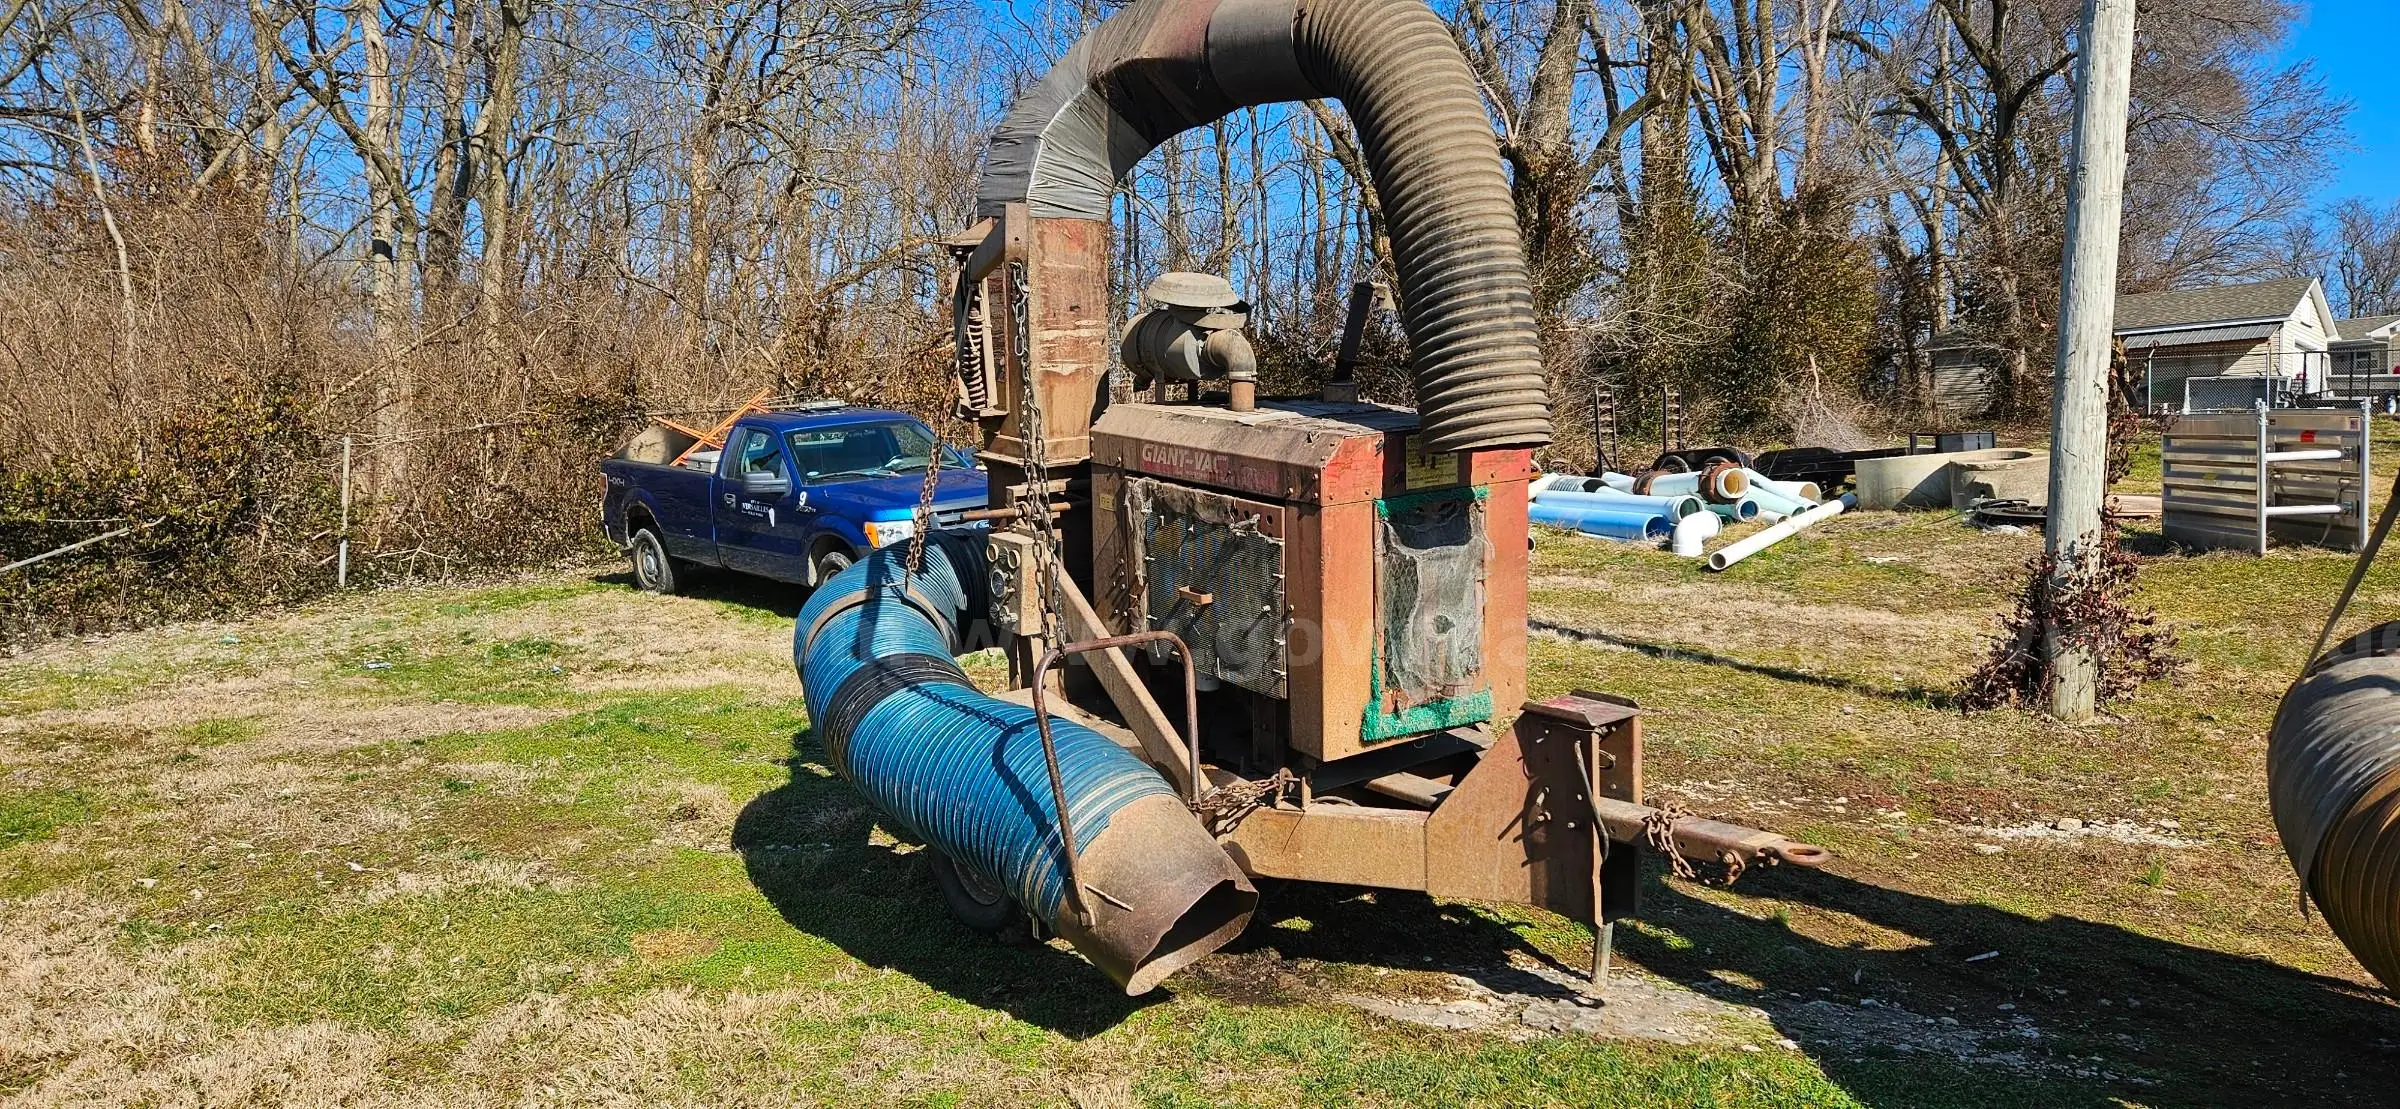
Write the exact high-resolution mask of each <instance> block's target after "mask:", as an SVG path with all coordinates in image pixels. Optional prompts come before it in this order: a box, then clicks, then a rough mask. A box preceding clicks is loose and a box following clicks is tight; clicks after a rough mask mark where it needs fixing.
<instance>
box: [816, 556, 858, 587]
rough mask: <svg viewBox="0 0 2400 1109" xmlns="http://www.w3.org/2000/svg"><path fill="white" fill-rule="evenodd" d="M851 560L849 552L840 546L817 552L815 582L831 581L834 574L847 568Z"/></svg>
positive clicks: (820, 583)
mask: <svg viewBox="0 0 2400 1109" xmlns="http://www.w3.org/2000/svg"><path fill="white" fill-rule="evenodd" d="M852 561H853V560H852V559H851V557H850V552H848V551H845V550H843V549H841V548H840V547H834V548H832V549H830V550H826V551H821V552H819V553H818V555H817V584H818V585H823V584H825V583H826V582H829V581H832V580H833V576H834V575H835V574H838V573H841V572H842V571H844V570H847V569H849V568H850V563H851V562H852Z"/></svg>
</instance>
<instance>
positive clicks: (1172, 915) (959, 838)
mask: <svg viewBox="0 0 2400 1109" xmlns="http://www.w3.org/2000/svg"><path fill="white" fill-rule="evenodd" d="M906 560H907V545H906V544H899V545H895V546H891V547H886V548H883V549H882V550H879V551H876V552H875V553H874V554H871V555H869V556H867V558H866V559H865V560H863V561H861V562H860V563H859V564H857V565H855V566H852V567H851V568H849V569H848V570H845V571H843V572H842V573H840V574H837V575H835V576H834V578H833V579H832V580H831V581H829V582H827V583H825V584H824V585H822V586H819V587H818V588H817V590H816V592H815V593H814V594H812V595H811V596H810V597H809V599H808V603H807V604H805V605H803V606H802V607H801V609H800V617H799V622H798V626H797V627H796V629H795V630H794V635H793V644H792V656H793V662H794V665H796V666H797V667H798V668H799V671H800V683H801V686H802V689H803V692H804V693H805V695H806V697H807V700H808V715H809V720H810V721H811V722H812V724H813V726H814V727H815V728H816V731H817V735H818V738H819V739H820V740H821V741H823V743H824V745H825V753H826V761H827V762H828V763H829V764H830V765H831V767H832V769H833V771H834V772H835V773H837V774H839V775H841V776H842V777H843V778H845V779H847V780H849V781H850V783H851V784H852V785H854V786H855V787H857V789H858V791H859V792H860V793H862V794H865V795H866V797H867V799H868V800H870V801H872V802H874V804H875V806H876V807H877V808H879V809H881V810H882V811H883V812H884V813H885V814H887V815H889V816H890V817H892V818H893V819H894V820H897V821H899V822H900V823H901V824H903V825H905V826H906V827H907V828H908V829H909V831H911V832H913V833H915V834H916V835H917V837H918V838H920V839H922V840H924V841H925V842H926V843H928V844H930V845H932V846H933V847H935V848H937V849H938V850H940V851H941V852H942V853H943V854H945V855H947V856H949V858H950V859H951V861H952V862H954V863H956V864H957V865H959V866H962V867H966V868H969V869H972V870H974V871H975V872H976V873H977V874H979V875H981V876H982V877H983V878H984V879H985V880H986V881H989V882H991V883H992V884H993V885H994V886H995V887H997V888H999V889H1003V890H1006V891H1008V893H1009V894H1010V895H1011V896H1012V897H1014V898H1015V899H1016V901H1017V903H1018V904H1019V905H1022V906H1024V907H1025V908H1026V909H1027V911H1029V912H1031V913H1033V914H1034V915H1035V916H1037V917H1039V918H1041V919H1042V920H1043V921H1044V922H1045V923H1047V924H1048V925H1049V926H1050V927H1051V928H1052V930H1054V931H1056V932H1057V933H1058V934H1059V935H1061V936H1064V937H1065V938H1066V939H1067V940H1068V942H1070V943H1072V944H1074V945H1075V947H1076V949H1077V950H1079V951H1081V952H1083V954H1084V955H1085V957H1087V958H1089V959H1091V961H1092V962H1093V964H1094V965H1096V966H1098V967H1099V968H1100V969H1101V970H1102V971H1104V972H1106V973H1107V974H1108V976H1109V977H1110V978H1112V979H1114V980H1115V981H1116V982H1117V983H1118V984H1119V985H1122V986H1124V987H1125V990H1126V992H1127V993H1129V994H1139V993H1145V992H1147V991H1149V990H1150V989H1151V988H1152V987H1154V986H1156V985H1157V984H1158V983H1159V981H1160V980H1162V979H1164V978H1165V977H1166V976H1167V975H1169V974H1172V973H1174V972H1175V971H1176V970H1177V969H1179V968H1181V967H1183V966H1185V965H1186V964H1189V963H1190V962H1192V961H1193V960H1195V959H1198V958H1199V957H1201V956H1202V955H1205V954H1207V953H1209V952H1210V951H1213V950H1215V949H1216V948H1217V947H1219V946H1221V945H1223V944H1224V943H1225V942H1226V941H1227V940H1230V939H1232V938H1233V937H1234V936H1236V935H1239V934H1240V933H1241V930H1242V928H1243V927H1244V926H1245V925H1246V924H1248V923H1249V919H1250V911H1251V909H1252V908H1253V907H1254V906H1255V905H1256V904H1257V901H1258V894H1257V891H1256V890H1254V889H1253V888H1252V887H1251V885H1250V883H1249V881H1248V879H1247V878H1245V877H1244V876H1243V874H1242V872H1241V870H1240V869H1239V868H1237V867H1236V866H1235V865H1234V864H1233V860H1232V859H1230V858H1228V857H1227V856H1226V854H1225V852H1224V850H1223V849H1222V848H1220V847H1218V846H1217V844H1216V841H1215V840H1214V839H1213V838H1211V837H1210V836H1209V834H1208V832H1207V830H1206V829H1204V828H1203V827H1202V826H1201V825H1200V822H1199V820H1198V819H1197V818H1195V817H1193V816H1192V814H1191V812H1190V811H1189V810H1188V809H1186V808H1185V807H1184V804H1183V801H1182V800H1181V799H1180V798H1178V797H1177V796H1176V794H1175V791H1174V788H1173V787H1172V786H1170V785H1169V784H1168V783H1167V780H1166V779H1165V778H1164V777H1162V776H1160V774H1159V773H1158V771H1156V770H1154V769H1152V768H1151V767H1150V766H1149V765H1148V764H1146V763H1144V762H1142V761H1141V760H1140V759H1138V758H1135V757H1134V756H1133V755H1132V754H1131V753H1130V752H1128V751H1126V750H1125V749H1124V748H1122V747H1119V746H1117V745H1116V744H1115V743H1112V742H1110V741H1109V740H1108V739H1107V738H1105V737H1103V736H1101V735H1099V734H1098V733H1095V732H1093V731H1091V730H1090V729H1087V728H1084V727H1081V726H1079V725H1076V724H1074V723H1071V722H1068V721H1065V720H1056V719H1054V720H1053V722H1052V726H1051V731H1052V735H1053V737H1054V739H1055V743H1056V746H1057V749H1058V762H1059V769H1060V772H1061V777H1062V778H1063V780H1064V783H1065V787H1066V789H1065V792H1066V797H1067V806H1066V807H1067V812H1068V816H1069V818H1070V819H1071V820H1072V821H1073V828H1074V832H1075V842H1076V845H1077V847H1078V851H1077V855H1076V858H1077V862H1078V864H1079V866H1078V869H1080V871H1081V874H1082V878H1083V882H1084V887H1085V890H1084V897H1083V901H1084V904H1085V907H1086V908H1087V909H1088V910H1089V911H1090V912H1091V913H1092V919H1091V920H1090V921H1089V922H1088V923H1087V922H1086V921H1084V920H1083V919H1081V918H1080V917H1079V916H1078V915H1077V914H1076V912H1075V911H1074V909H1073V907H1072V905H1071V903H1070V902H1069V900H1068V898H1067V897H1066V896H1065V894H1066V883H1067V865H1066V857H1065V852H1064V851H1063V850H1062V848H1061V844H1060V838H1059V834H1058V827H1059V825H1058V819H1057V808H1056V805H1055V803H1054V802H1053V801H1052V794H1051V790H1050V778H1049V771H1048V769H1047V767H1046V766H1045V764H1044V760H1043V757H1042V745H1041V738H1040V735H1039V733H1038V729H1037V728H1036V726H1035V723H1034V716H1033V710H1032V709H1030V708H1027V707H1026V706H1024V705H1019V704H1014V703H1011V702H1007V701H1001V700H997V699H994V698H991V697H987V696H985V695H983V694H982V693H981V692H979V691H977V690H976V688H975V686H974V683H973V682H971V681H969V680H968V678H967V676H966V673H965V672H964V671H962V670H961V669H959V667H958V664H957V662H955V661H954V660H953V658H952V655H953V653H954V652H955V651H956V650H958V649H959V647H960V646H961V645H962V644H964V643H967V642H970V641H972V640H971V639H970V638H969V637H968V633H969V630H970V627H971V625H972V624H974V623H975V622H976V621H978V620H980V619H981V614H982V613H983V612H984V611H985V599H984V596H983V582H984V573H985V569H984V558H983V545H982V539H981V538H980V537H978V536H973V535H967V534H950V533H942V534H937V535H935V536H934V537H932V538H931V539H929V541H928V542H927V543H926V545H925V560H924V566H923V568H922V570H920V572H918V573H917V574H915V575H913V576H911V575H910V574H908V572H907V562H906Z"/></svg>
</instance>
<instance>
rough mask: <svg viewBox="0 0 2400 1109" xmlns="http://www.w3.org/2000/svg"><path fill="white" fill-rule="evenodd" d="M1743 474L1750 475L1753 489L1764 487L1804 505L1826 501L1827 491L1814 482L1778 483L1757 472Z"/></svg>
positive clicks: (1751, 471) (1749, 471) (1750, 471)
mask: <svg viewBox="0 0 2400 1109" xmlns="http://www.w3.org/2000/svg"><path fill="white" fill-rule="evenodd" d="M1743 472H1744V473H1747V474H1749V475H1750V487H1751V488H1752V489H1757V488H1759V487H1761V486H1764V487H1766V488H1768V489H1772V490H1774V491H1776V492H1778V493H1781V494H1783V495H1784V496H1787V497H1790V498H1791V499H1793V500H1796V501H1799V502H1800V503H1802V504H1816V503H1818V502H1820V501H1823V500H1824V499H1825V491H1824V490H1823V489H1820V488H1818V487H1817V483H1816V482H1813V481H1777V480H1775V479H1774V478H1771V477H1768V476H1766V475H1765V474H1762V473H1759V472H1758V471H1756V470H1745V471H1743Z"/></svg>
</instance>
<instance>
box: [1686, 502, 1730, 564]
mask: <svg viewBox="0 0 2400 1109" xmlns="http://www.w3.org/2000/svg"><path fill="white" fill-rule="evenodd" d="M1723 526H1724V525H1722V524H1719V523H1718V522H1717V514H1716V513H1714V512H1695V513H1692V514H1691V515H1689V516H1686V517H1684V518H1683V519H1680V520H1677V521H1675V532H1674V535H1675V539H1674V549H1675V553H1676V554H1678V555H1681V556H1683V557H1685V558H1698V557H1700V548H1701V545H1702V544H1704V543H1706V542H1708V541H1709V540H1711V539H1714V538H1716V536H1717V532H1718V531H1719V530H1720V529H1722V528H1723Z"/></svg>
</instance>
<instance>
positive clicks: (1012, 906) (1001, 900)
mask: <svg viewBox="0 0 2400 1109" xmlns="http://www.w3.org/2000/svg"><path fill="white" fill-rule="evenodd" d="M925 862H926V865H928V866H931V867H932V868H933V884H934V885H935V886H937V887H939V888H940V889H941V891H942V904H943V906H944V907H946V908H948V909H949V910H950V915H951V916H952V917H953V918H955V919H956V920H957V921H958V922H959V923H960V924H964V925H966V926H967V927H969V928H972V929H974V930H975V931H978V932H982V933H985V934H987V935H995V936H997V935H1003V934H1006V933H1009V932H1011V931H1012V930H1015V929H1018V928H1021V927H1022V926H1023V924H1024V922H1025V910H1023V909H1020V908H1018V907H1017V902H1016V900H1015V899H1014V898H1012V897H1010V896H1009V895H1007V894H1006V893H1003V892H1001V891H1000V890H999V889H998V888H997V887H995V886H993V885H992V884H991V883H989V882H986V881H984V880H983V877H982V876H981V875H978V874H976V873H975V872H974V871H971V870H968V869H966V868H964V867H961V866H959V865H958V864H957V863H954V862H951V861H950V856H948V855H944V854H942V853H941V852H939V851H936V850H934V849H932V848H930V847H928V848H926V849H925Z"/></svg>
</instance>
